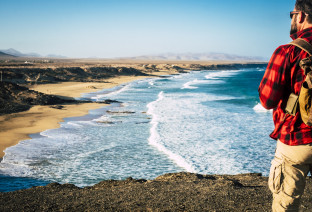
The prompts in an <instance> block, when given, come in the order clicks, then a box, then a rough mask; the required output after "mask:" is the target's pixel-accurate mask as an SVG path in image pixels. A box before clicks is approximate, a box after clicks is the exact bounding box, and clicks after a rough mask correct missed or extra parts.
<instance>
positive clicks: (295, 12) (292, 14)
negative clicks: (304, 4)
mask: <svg viewBox="0 0 312 212" xmlns="http://www.w3.org/2000/svg"><path fill="white" fill-rule="evenodd" d="M298 13H300V12H297V11H291V12H290V13H289V16H290V19H292V18H293V16H294V15H295V14H298Z"/></svg>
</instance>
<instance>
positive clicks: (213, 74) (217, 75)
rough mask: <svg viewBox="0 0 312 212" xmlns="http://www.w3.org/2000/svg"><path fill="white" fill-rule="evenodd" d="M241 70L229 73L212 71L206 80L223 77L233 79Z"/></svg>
mask: <svg viewBox="0 0 312 212" xmlns="http://www.w3.org/2000/svg"><path fill="white" fill-rule="evenodd" d="M240 71H241V70H231V71H230V70H228V71H211V72H209V74H207V75H206V76H205V78H206V79H220V78H222V77H231V76H233V75H235V74H237V73H239V72H240Z"/></svg>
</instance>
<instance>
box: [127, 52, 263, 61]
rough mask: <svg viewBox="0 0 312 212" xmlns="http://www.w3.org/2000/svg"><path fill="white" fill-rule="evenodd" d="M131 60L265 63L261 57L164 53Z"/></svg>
mask: <svg viewBox="0 0 312 212" xmlns="http://www.w3.org/2000/svg"><path fill="white" fill-rule="evenodd" d="M127 59H133V60H186V61H209V60H230V61H266V58H263V57H250V56H239V55H234V54H224V53H195V54H194V53H184V54H174V53H166V54H159V55H143V56H138V57H130V58H127Z"/></svg>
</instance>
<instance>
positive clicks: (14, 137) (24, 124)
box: [0, 72, 170, 158]
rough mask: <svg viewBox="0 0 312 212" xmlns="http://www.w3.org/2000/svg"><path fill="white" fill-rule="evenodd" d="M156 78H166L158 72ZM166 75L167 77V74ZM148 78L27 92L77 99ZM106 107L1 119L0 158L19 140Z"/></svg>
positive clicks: (39, 110) (40, 109)
mask: <svg viewBox="0 0 312 212" xmlns="http://www.w3.org/2000/svg"><path fill="white" fill-rule="evenodd" d="M158 74H159V75H161V74H166V73H165V72H158ZM167 74H170V73H169V72H167ZM146 77H147V76H119V77H115V78H110V79H107V80H103V82H63V83H55V84H41V85H35V86H30V89H32V90H35V91H39V92H42V93H46V94H54V95H59V96H62V97H68V98H73V97H79V96H81V95H82V94H83V93H90V92H95V91H98V90H102V89H108V88H112V87H114V86H117V85H120V84H123V83H127V82H131V81H134V80H139V79H142V78H146ZM103 106H105V105H103V104H98V103H83V104H72V105H64V108H63V109H56V108H52V107H51V106H33V107H32V108H31V109H30V110H28V111H24V112H19V113H13V114H7V115H2V116H0V137H1V141H0V158H2V157H3V156H4V154H5V153H4V152H3V151H4V150H5V149H6V148H8V147H10V146H14V145H16V144H18V143H19V142H20V141H22V140H27V139H30V137H29V135H30V134H35V133H40V132H42V131H45V130H47V129H54V128H58V127H59V126H60V124H59V123H60V122H62V121H63V118H68V117H77V116H83V115H86V114H88V111H89V110H92V109H97V108H100V107H103Z"/></svg>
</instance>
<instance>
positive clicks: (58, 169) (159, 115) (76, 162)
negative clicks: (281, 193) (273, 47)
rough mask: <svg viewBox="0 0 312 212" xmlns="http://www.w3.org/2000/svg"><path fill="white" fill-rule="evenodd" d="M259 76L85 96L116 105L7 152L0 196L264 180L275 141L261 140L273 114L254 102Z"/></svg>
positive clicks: (171, 79) (153, 82)
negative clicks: (107, 184) (190, 176)
mask: <svg viewBox="0 0 312 212" xmlns="http://www.w3.org/2000/svg"><path fill="white" fill-rule="evenodd" d="M263 74H264V69H261V68H254V69H242V70H235V71H234V70H225V71H194V72H190V73H185V74H180V75H173V76H167V77H163V78H152V79H144V80H139V81H135V82H132V83H129V84H125V85H121V86H119V87H116V88H113V89H110V90H104V91H100V92H96V93H91V94H86V95H84V96H83V97H82V98H83V99H92V100H93V101H100V100H104V99H113V100H118V101H120V102H122V103H114V104H112V105H110V106H108V107H104V108H101V109H97V110H92V111H90V113H89V115H87V116H83V117H76V118H70V119H65V122H63V123H62V124H61V127H60V128H59V129H53V130H47V131H44V132H42V133H40V134H37V135H33V136H32V137H33V139H31V140H26V141H22V142H20V143H19V144H18V145H16V146H13V147H10V148H8V149H6V151H5V153H6V154H5V157H4V158H3V160H2V161H1V163H0V191H10V190H16V189H20V188H26V187H30V186H33V185H43V184H46V183H48V182H59V183H73V184H75V185H77V186H88V185H93V184H95V183H98V182H99V181H101V180H105V179H125V178H127V177H130V176H131V177H133V178H145V179H153V178H155V177H157V176H159V175H161V174H164V173H169V172H180V171H189V172H196V173H201V174H239V173H249V172H261V173H263V174H264V175H268V172H269V164H270V161H271V159H272V157H273V153H274V148H275V142H274V141H273V140H271V139H270V138H269V136H268V134H269V133H270V132H271V131H272V130H273V122H272V113H271V112H270V111H266V110H264V109H263V108H262V107H261V106H260V105H259V100H258V92H257V89H258V86H259V83H260V80H261V78H262V76H263ZM15 182H17V183H15ZM23 182H25V183H23ZM12 185H14V186H12Z"/></svg>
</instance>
